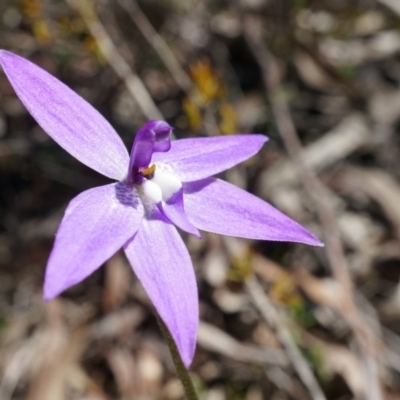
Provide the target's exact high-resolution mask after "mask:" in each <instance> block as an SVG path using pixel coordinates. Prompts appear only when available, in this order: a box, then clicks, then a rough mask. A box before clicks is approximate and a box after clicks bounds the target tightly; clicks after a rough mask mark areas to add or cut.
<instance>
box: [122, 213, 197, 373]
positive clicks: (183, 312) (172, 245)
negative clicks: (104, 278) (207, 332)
mask: <svg viewBox="0 0 400 400" xmlns="http://www.w3.org/2000/svg"><path fill="white" fill-rule="evenodd" d="M160 218H162V216H161V215H160ZM125 252H126V255H127V257H128V260H129V261H130V264H131V265H132V268H133V270H134V272H135V274H136V276H137V277H138V279H139V281H140V282H141V283H142V285H143V287H144V289H145V290H146V292H147V294H148V296H149V297H150V299H151V301H152V303H153V305H154V307H155V309H156V310H157V312H158V314H159V315H160V317H161V319H162V320H163V321H164V323H165V325H166V326H167V327H168V329H169V331H170V333H171V335H172V337H173V338H174V340H175V343H176V345H177V348H178V350H179V353H180V355H181V357H182V361H183V362H184V364H185V365H186V366H187V367H188V366H189V365H190V363H191V362H192V359H193V354H194V350H195V346H196V337H197V327H198V321H199V309H198V298H197V285H196V278H195V275H194V271H193V266H192V262H191V260H190V256H189V253H188V251H187V250H186V247H185V245H184V243H183V241H182V239H181V237H180V235H179V234H178V232H177V230H176V228H175V227H174V226H173V225H171V224H169V223H168V222H166V221H163V220H160V219H144V220H143V223H142V226H141V228H140V229H139V231H138V232H137V234H136V235H135V237H134V238H133V239H132V240H131V241H130V242H129V243H128V244H127V245H126V246H125Z"/></svg>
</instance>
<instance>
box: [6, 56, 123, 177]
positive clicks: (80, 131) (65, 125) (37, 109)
mask: <svg viewBox="0 0 400 400" xmlns="http://www.w3.org/2000/svg"><path fill="white" fill-rule="evenodd" d="M0 63H1V65H2V67H3V69H4V72H5V73H6V75H7V77H8V79H9V80H10V82H11V85H12V86H13V87H14V90H15V92H16V93H17V95H18V97H19V98H20V100H21V101H22V103H23V104H24V105H25V107H26V108H27V109H28V111H29V112H30V113H31V114H32V116H33V117H34V118H35V119H36V121H37V122H38V124H39V125H40V126H41V127H42V128H43V129H44V130H45V131H46V132H47V134H48V135H50V136H51V137H52V138H53V139H54V140H55V141H56V142H57V143H58V144H59V145H60V146H61V147H63V148H64V149H65V150H66V151H68V153H70V154H71V155H73V156H74V157H76V158H77V159H78V160H79V161H81V162H82V163H84V164H86V165H87V166H89V167H91V168H93V169H94V170H96V171H98V172H100V173H101V174H103V175H106V176H108V177H109V178H112V179H116V180H122V179H124V178H125V176H126V174H127V169H128V164H129V158H128V153H127V150H126V148H125V146H124V144H123V143H122V140H121V139H120V137H119V136H118V135H117V134H116V132H115V131H114V129H113V128H112V127H111V125H110V124H109V123H108V122H107V121H106V120H105V119H104V118H103V117H102V116H101V115H100V114H99V113H98V112H97V111H96V110H95V109H94V108H93V107H92V106H91V105H90V104H89V103H87V102H86V101H85V100H83V99H82V98H81V97H80V96H79V95H78V94H76V93H75V92H73V91H72V90H71V89H69V88H68V87H67V86H66V85H64V84H63V83H61V82H60V81H59V80H58V79H56V78H54V77H53V76H52V75H50V74H49V73H47V72H46V71H44V70H43V69H41V68H39V67H38V66H37V65H35V64H32V63H31V62H30V61H28V60H25V59H24V58H22V57H19V56H17V55H15V54H13V53H10V52H8V51H4V50H1V51H0Z"/></svg>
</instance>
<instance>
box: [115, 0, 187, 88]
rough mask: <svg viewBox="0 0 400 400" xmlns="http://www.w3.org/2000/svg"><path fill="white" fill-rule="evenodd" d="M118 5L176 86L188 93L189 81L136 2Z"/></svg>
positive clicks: (131, 0)
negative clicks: (165, 68) (153, 51)
mask: <svg viewBox="0 0 400 400" xmlns="http://www.w3.org/2000/svg"><path fill="white" fill-rule="evenodd" d="M118 3H119V4H120V5H121V7H123V8H124V9H125V10H126V12H127V13H128V14H129V16H130V17H131V18H132V21H133V22H134V23H135V24H136V26H137V27H138V29H139V30H140V32H141V33H142V35H143V36H144V38H145V39H146V40H147V42H148V43H149V45H150V46H152V47H153V49H154V50H155V51H156V52H157V54H158V56H159V57H160V58H161V60H162V62H163V63H164V65H165V66H166V67H167V68H168V70H169V72H170V73H171V75H172V77H173V78H174V80H175V82H176V84H177V85H178V86H179V87H180V88H181V89H182V90H183V91H184V92H188V91H189V90H190V89H191V88H192V86H193V85H192V81H191V79H190V78H189V76H188V74H187V73H186V72H185V70H184V69H183V68H182V67H181V65H180V64H179V62H178V60H177V59H176V57H175V55H174V53H173V52H172V51H171V50H170V48H169V47H168V45H167V44H166V43H165V40H164V39H163V38H162V37H161V36H160V35H159V34H158V32H157V31H156V30H155V29H154V28H153V25H151V23H150V22H149V20H148V19H147V17H146V15H145V14H144V13H143V11H142V10H141V9H140V7H139V5H138V4H137V2H136V1H135V0H118Z"/></svg>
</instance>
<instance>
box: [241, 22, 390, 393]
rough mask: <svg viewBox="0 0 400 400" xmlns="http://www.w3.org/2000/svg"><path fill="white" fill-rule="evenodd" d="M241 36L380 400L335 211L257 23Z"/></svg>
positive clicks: (370, 341)
mask: <svg viewBox="0 0 400 400" xmlns="http://www.w3.org/2000/svg"><path fill="white" fill-rule="evenodd" d="M244 32H245V36H246V40H247V42H248V44H249V47H250V49H251V51H252V52H253V54H254V57H255V58H256V60H257V62H258V64H259V65H260V67H261V70H262V74H263V80H264V85H265V88H266V90H267V93H268V95H269V99H270V102H271V107H272V113H273V116H274V119H275V121H276V124H277V127H278V131H279V133H280V135H281V137H282V139H283V141H284V143H285V146H286V149H287V151H288V153H289V156H290V157H291V158H292V159H293V161H294V163H295V164H296V165H298V167H299V175H300V178H301V180H302V182H303V185H304V187H305V188H306V189H307V193H308V194H309V196H310V198H311V200H312V201H313V205H314V207H315V209H316V211H317V214H318V217H319V219H320V221H321V225H322V227H323V229H324V232H325V239H326V251H327V255H328V259H329V262H330V265H331V268H332V272H333V275H334V276H335V278H336V280H337V281H338V282H340V284H341V285H342V287H343V289H344V290H343V291H342V293H344V296H343V299H342V300H343V308H342V310H341V311H342V314H343V317H344V318H345V319H346V321H347V323H348V324H349V325H350V326H351V327H352V330H353V332H354V334H355V336H356V338H357V339H358V342H359V344H360V345H361V348H362V350H363V354H362V356H363V357H364V358H365V367H366V368H365V370H366V383H367V384H368V387H367V388H366V390H365V394H366V398H367V399H371V400H380V399H382V398H383V397H382V392H381V388H380V384H379V381H378V377H377V374H376V372H375V371H376V370H377V365H376V360H375V358H374V356H375V355H376V352H377V347H378V344H377V340H376V338H375V337H374V336H373V334H372V333H371V332H370V329H369V327H368V325H367V324H366V322H365V321H364V319H363V317H362V316H361V315H360V312H359V311H358V309H357V308H356V306H355V304H354V301H353V293H352V292H353V283H352V280H351V276H350V273H349V270H348V266H347V262H346V258H345V256H344V251H343V246H342V242H341V240H340V235H339V231H338V228H337V224H336V217H335V213H334V211H333V210H332V209H331V207H330V206H329V204H330V202H329V201H327V198H328V196H329V195H328V194H327V191H326V189H325V187H324V185H323V184H322V183H321V182H320V180H319V179H318V177H317V176H316V174H315V173H314V171H313V170H311V169H310V168H309V167H308V166H307V164H306V163H305V162H304V160H303V158H302V157H301V152H302V144H301V142H300V139H299V137H298V134H297V131H296V128H295V125H294V122H293V119H292V117H291V113H290V110H289V107H288V105H287V102H286V100H285V99H284V96H283V95H282V87H281V84H280V77H279V69H278V65H277V62H276V61H275V59H274V58H273V56H272V55H271V54H270V53H269V52H268V50H267V49H266V47H265V46H264V45H263V42H262V35H261V26H260V24H259V21H258V20H255V19H253V18H252V19H249V18H246V19H245V22H244Z"/></svg>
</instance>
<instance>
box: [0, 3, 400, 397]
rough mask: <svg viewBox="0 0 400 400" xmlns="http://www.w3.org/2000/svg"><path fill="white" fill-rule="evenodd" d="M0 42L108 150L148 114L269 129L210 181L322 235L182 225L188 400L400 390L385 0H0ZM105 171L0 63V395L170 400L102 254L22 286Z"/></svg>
mask: <svg viewBox="0 0 400 400" xmlns="http://www.w3.org/2000/svg"><path fill="white" fill-rule="evenodd" d="M0 48H3V49H7V50H11V51H13V52H16V53H18V54H20V55H22V56H25V57H26V58H28V59H30V60H31V61H33V62H35V63H37V64H38V65H40V66H42V67H43V68H44V69H46V70H47V71H49V72H50V73H52V74H53V75H55V76H56V77H58V78H59V79H60V80H62V81H63V82H65V83H66V84H67V85H69V86H70V87H71V88H73V89H74V90H75V91H76V92H78V93H79V94H81V95H82V96H83V97H84V98H85V99H87V100H88V101H89V103H91V104H92V105H93V106H94V107H95V108H96V109H98V110H99V111H100V112H101V113H102V114H103V115H104V116H105V117H106V118H107V119H108V120H109V121H110V122H111V124H112V125H113V126H114V127H115V129H116V130H117V132H118V133H119V134H120V135H121V137H122V139H123V140H124V142H125V143H126V145H127V147H128V148H130V147H131V145H132V142H133V138H134V135H135V132H136V131H137V130H138V129H139V128H140V126H141V125H142V124H143V123H144V122H145V121H147V120H148V119H151V118H163V119H165V120H167V121H168V122H169V123H170V124H171V125H173V126H174V127H175V135H176V137H177V138H183V137H194V136H196V137H197V136H213V135H234V134H236V133H247V132H258V133H262V134H265V135H267V136H268V137H269V138H270V141H269V142H268V144H267V145H266V146H265V147H264V148H263V149H262V151H261V152H260V153H259V154H258V155H257V156H255V157H253V158H252V159H251V160H249V161H247V162H246V163H244V164H242V165H239V166H237V167H236V168H233V169H232V170H230V171H228V172H226V173H225V174H224V175H223V178H224V179H226V180H228V181H230V182H232V183H234V184H236V185H238V186H240V187H243V188H245V189H247V190H249V191H250V192H252V193H255V194H256V195H258V196H260V197H262V198H264V199H266V200H267V201H269V202H271V203H272V204H273V205H274V206H276V207H278V208H279V209H280V210H282V211H284V212H285V213H287V214H288V215H290V216H291V217H292V218H294V219H296V220H297V221H299V222H300V223H302V224H303V225H305V226H307V227H308V228H309V229H310V230H312V231H313V232H314V233H315V234H316V235H317V236H318V237H320V238H321V240H323V241H324V242H325V243H326V247H325V248H323V249H315V248H309V247H307V246H303V245H295V244H287V243H270V242H252V241H244V240H238V239H234V238H224V237H220V236H217V235H213V234H207V233H204V234H203V238H202V239H201V240H198V239H196V238H192V237H188V236H184V239H185V242H186V243H187V246H188V247H189V250H190V254H191V256H192V259H193V263H194V267H195V270H196V275H197V278H198V286H199V296H200V318H201V324H200V329H199V337H198V347H197V351H196V356H195V359H194V362H193V365H192V368H191V371H192V373H193V377H194V380H195V383H196V385H197V387H198V390H199V393H201V396H202V398H203V399H206V400H225V399H227V400H241V399H243V400H262V399H271V400H284V399H296V400H297V399H299V400H302V399H304V400H306V399H313V400H323V399H338V400H339V399H340V400H346V399H369V400H380V399H400V336H399V335H400V286H399V277H400V243H399V239H400V185H399V179H400V135H399V133H400V90H399V86H400V2H399V1H398V0H334V1H332V0H319V1H316V0H314V1H313V0H213V1H211V0H210V1H206V0H170V1H165V0H142V1H134V0H96V1H93V0H91V1H89V0H1V2H0ZM105 183H108V181H107V180H106V178H103V177H102V176H100V175H99V174H97V173H95V172H93V171H91V170H89V169H88V168H87V167H85V166H84V165H82V164H80V163H79V162H78V161H77V160H75V159H74V158H72V157H71V156H70V155H69V154H67V153H66V152H64V151H63V150H62V149H61V148H59V147H58V146H57V145H56V144H55V143H54V142H53V141H52V140H51V139H50V138H49V137H48V136H47V135H46V134H45V133H44V132H43V131H42V130H41V129H40V128H39V127H38V125H37V124H36V123H35V121H34V120H33V118H32V117H30V115H29V114H28V113H27V111H26V109H25V108H24V107H23V106H22V104H21V103H20V101H19V100H18V99H17V97H16V96H15V93H14V91H13V89H12V88H11V86H10V84H9V83H8V81H7V79H6V77H5V76H4V74H3V73H0V188H1V190H0V399H1V400H9V399H28V400H64V399H65V400H69V399H76V400H78V399H79V400H83V399H85V400H88V399H90V400H105V399H121V400H122V399H124V400H128V399H139V400H151V399H166V400H175V399H176V400H178V399H182V398H183V391H182V388H181V386H180V383H179V381H178V380H177V377H176V374H175V370H174V367H173V364H172V362H171V359H170V356H169V353H168V349H167V348H166V346H165V345H164V342H163V338H162V335H161V334H160V332H159V330H158V327H157V323H156V319H155V317H154V313H153V310H152V307H151V304H149V301H148V299H147V296H146V294H145V293H144V291H143V290H142V288H141V287H140V285H139V284H138V282H137V280H136V279H135V277H134V274H133V273H132V271H131V268H130V266H129V265H128V264H127V261H126V260H125V258H124V256H123V254H116V255H115V256H114V257H113V258H112V259H111V260H109V261H108V262H107V263H106V265H105V266H104V267H103V268H101V269H100V270H98V271H97V272H96V273H95V274H93V275H92V276H91V277H90V278H88V279H87V280H85V281H84V282H83V283H81V284H79V285H77V286H75V287H73V288H72V289H70V290H68V291H67V292H65V293H64V294H63V295H62V296H60V297H59V298H57V299H56V300H54V301H52V302H50V303H47V304H46V303H44V302H43V300H42V283H43V276H44V271H45V265H46V262H47V258H48V255H49V252H50V250H51V247H52V243H53V238H54V234H55V232H56V229H57V226H58V224H59V222H60V219H61V217H62V215H63V212H64V209H65V207H66V205H67V204H68V202H69V201H70V200H71V199H72V198H73V197H74V196H76V195H77V194H78V193H79V192H81V191H83V190H85V189H87V188H90V187H93V186H99V185H102V184H105ZM266 229H267V227H266Z"/></svg>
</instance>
